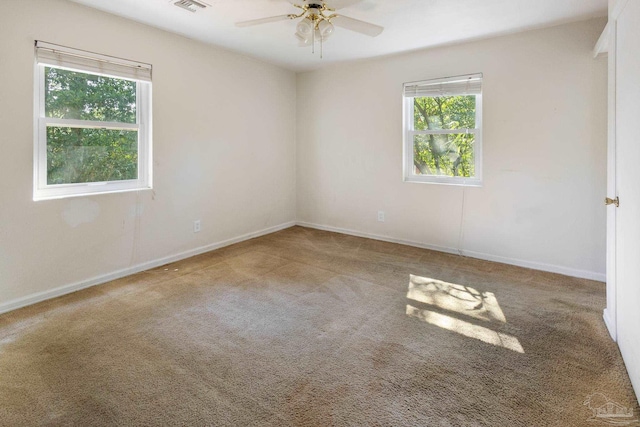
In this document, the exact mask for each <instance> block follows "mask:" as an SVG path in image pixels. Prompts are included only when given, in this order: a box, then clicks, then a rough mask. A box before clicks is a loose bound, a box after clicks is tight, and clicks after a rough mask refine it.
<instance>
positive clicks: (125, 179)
mask: <svg viewBox="0 0 640 427" xmlns="http://www.w3.org/2000/svg"><path fill="white" fill-rule="evenodd" d="M35 75H36V86H35V109H36V123H35V149H34V192H33V198H34V200H42V199H54V198H61V197H70V196H79V195H86V194H96V193H108V192H117V191H129V190H135V189H144V188H151V65H148V64H142V63H136V62H132V61H128V60H124V59H118V58H113V57H108V56H103V55H96V54H92V53H89V52H84V51H80V50H76V49H70V48H66V47H61V46H56V45H52V44H49V43H43V42H40V41H38V42H36V73H35Z"/></svg>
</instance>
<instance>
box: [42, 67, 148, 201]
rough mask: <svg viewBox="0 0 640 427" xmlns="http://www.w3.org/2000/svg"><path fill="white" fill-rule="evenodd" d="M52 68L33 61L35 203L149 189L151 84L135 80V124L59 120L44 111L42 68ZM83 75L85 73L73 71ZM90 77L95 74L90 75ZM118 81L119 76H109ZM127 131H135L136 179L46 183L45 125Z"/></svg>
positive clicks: (43, 74)
mask: <svg viewBox="0 0 640 427" xmlns="http://www.w3.org/2000/svg"><path fill="white" fill-rule="evenodd" d="M47 66H49V67H51V65H48V64H44V63H38V62H37V61H36V75H37V81H36V84H35V88H34V92H35V98H36V102H35V103H34V108H35V109H36V111H35V114H36V123H35V138H34V139H35V142H34V143H35V149H34V162H35V166H34V177H33V182H34V192H33V199H34V200H47V199H57V198H64V197H73V196H82V195H90V194H100V193H115V192H123V191H131V190H139V189H145V188H151V187H152V180H151V152H152V149H151V114H150V113H151V112H150V109H151V84H150V82H147V81H138V80H137V81H138V84H137V85H136V104H137V105H136V107H137V108H136V123H124V122H101V121H94V120H79V119H60V118H54V117H46V112H45V67H47ZM71 71H78V72H81V73H86V72H87V70H78V69H72V70H71ZM89 73H90V74H97V73H94V72H90V71H89ZM112 77H116V78H121V77H119V76H112ZM48 125H54V126H61V127H72V128H93V129H112V130H129V131H133V130H135V131H137V132H138V164H137V170H138V178H137V179H134V180H119V181H103V182H83V183H68V184H48V183H47V126H48Z"/></svg>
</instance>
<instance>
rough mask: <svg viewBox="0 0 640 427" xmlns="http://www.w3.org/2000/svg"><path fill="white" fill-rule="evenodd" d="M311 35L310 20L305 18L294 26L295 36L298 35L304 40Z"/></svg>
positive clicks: (311, 23) (311, 25)
mask: <svg viewBox="0 0 640 427" xmlns="http://www.w3.org/2000/svg"><path fill="white" fill-rule="evenodd" d="M312 34H313V22H311V20H309V19H307V18H305V19H303V20H301V21H300V22H298V25H297V26H296V35H299V36H301V37H304V38H305V39H308V38H309V36H311V35H312Z"/></svg>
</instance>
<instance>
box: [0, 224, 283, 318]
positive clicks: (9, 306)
mask: <svg viewBox="0 0 640 427" xmlns="http://www.w3.org/2000/svg"><path fill="white" fill-rule="evenodd" d="M295 225H296V223H295V221H291V222H287V223H284V224H280V225H276V226H274V227H269V228H265V229H263V230H258V231H254V232H251V233H247V234H243V235H242V236H238V237H234V238H231V239H227V240H223V241H221V242H216V243H212V244H210V245H206V246H202V247H199V248H195V249H191V250H189V251H185V252H181V253H179V254H175V255H170V256H167V257H164V258H160V259H156V260H153V261H147V262H144V263H142V264H137V265H134V266H132V267H128V268H124V269H122V270H118V271H114V272H113V273H109V274H104V275H101V276H97V277H93V278H91V279H87V280H82V281H80V282H76V283H72V284H70V285H64V286H60V287H58V288H54V289H50V290H48V291H43V292H38V293H35V294H31V295H27V296H26V297H21V298H16V299H13V300H11V301H8V302H5V303H2V304H0V314H2V313H6V312H8V311H12V310H16V309H18V308H22V307H26V306H28V305H31V304H35V303H38V302H41V301H45V300H48V299H51V298H56V297H59V296H62V295H66V294H70V293H72V292H76V291H79V290H81V289H85V288H89V287H91V286H95V285H100V284H103V283H107V282H110V281H112V280H116V279H120V278H122V277H126V276H130V275H132V274H135V273H139V272H141V271H145V270H149V269H151V268H155V267H159V266H161V265H164V264H169V263H171V262H176V261H180V260H182V259H185V258H189V257H192V256H196V255H200V254H203V253H205V252H209V251H213V250H215V249H220V248H223V247H225V246H229V245H233V244H234V243H240V242H243V241H245V240H249V239H253V238H256V237H260V236H264V235H266V234H271V233H275V232H276V231H280V230H284V229H286V228H290V227H293V226H295Z"/></svg>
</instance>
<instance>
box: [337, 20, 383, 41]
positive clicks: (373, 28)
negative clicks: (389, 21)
mask: <svg viewBox="0 0 640 427" xmlns="http://www.w3.org/2000/svg"><path fill="white" fill-rule="evenodd" d="M331 23H332V24H333V25H335V26H336V27H341V28H344V29H345V30H351V31H355V32H356V33H360V34H364V35H366V36H370V37H376V36H379V35H380V34H381V33H382V31H384V27H381V26H380V25H375V24H371V23H369V22H364V21H360V20H359V19H354V18H349V17H347V16H342V15H338V16H336V17H335V18H332V19H331Z"/></svg>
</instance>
